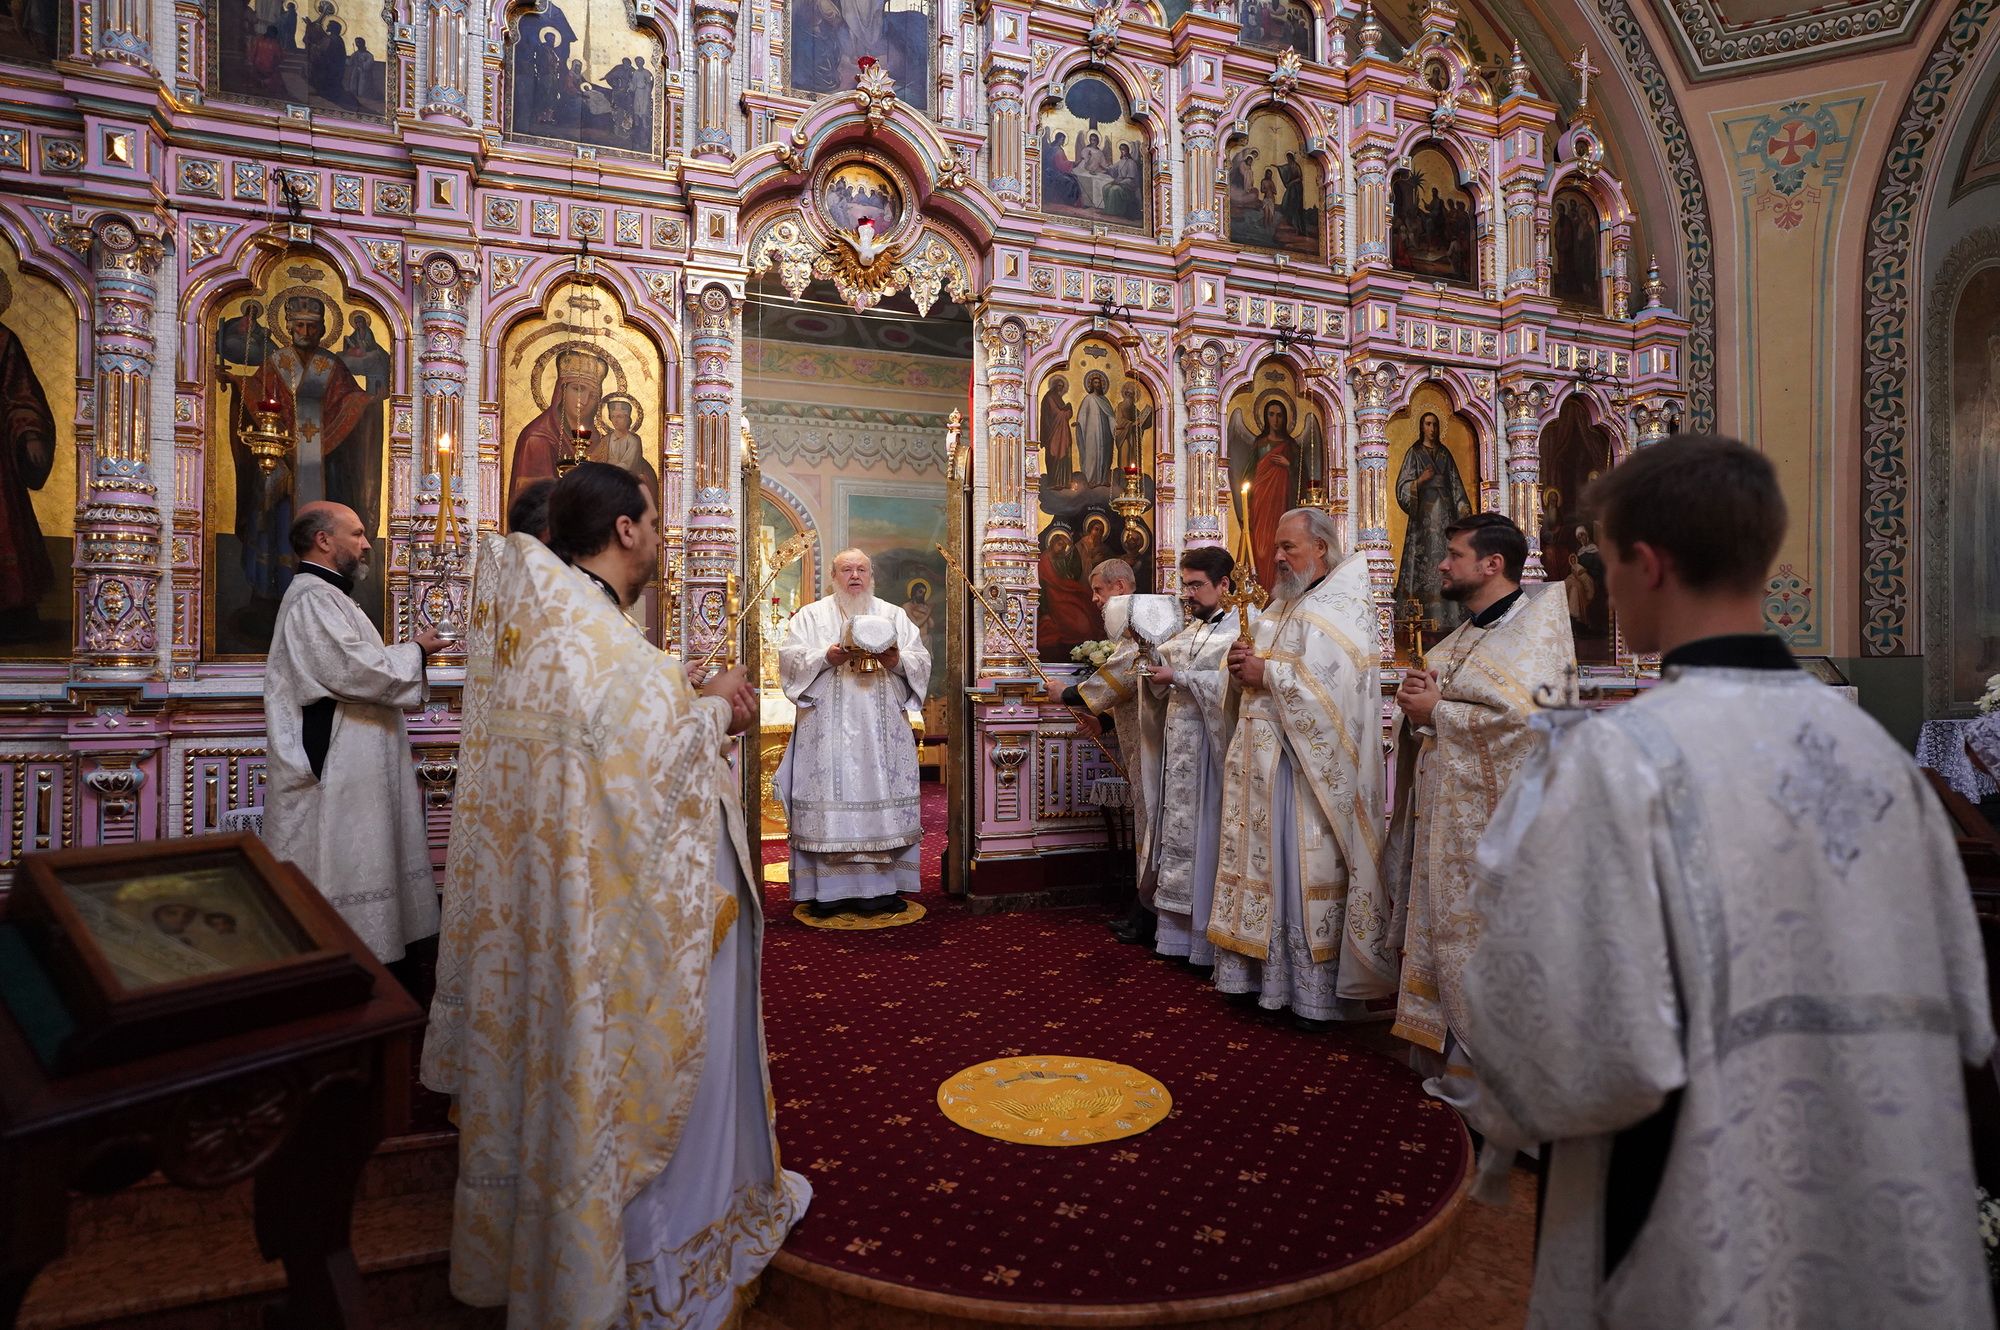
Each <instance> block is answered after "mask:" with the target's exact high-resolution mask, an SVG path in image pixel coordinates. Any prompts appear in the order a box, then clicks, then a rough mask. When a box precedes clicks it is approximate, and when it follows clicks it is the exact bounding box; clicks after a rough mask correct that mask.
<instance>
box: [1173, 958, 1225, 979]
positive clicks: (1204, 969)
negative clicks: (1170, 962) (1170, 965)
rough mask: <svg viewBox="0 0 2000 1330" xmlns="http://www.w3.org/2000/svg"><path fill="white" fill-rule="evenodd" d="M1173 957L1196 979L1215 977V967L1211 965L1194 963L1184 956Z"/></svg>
mask: <svg viewBox="0 0 2000 1330" xmlns="http://www.w3.org/2000/svg"><path fill="white" fill-rule="evenodd" d="M1175 959H1177V960H1179V961H1180V963H1181V965H1182V966H1184V967H1185V968H1186V969H1187V972H1188V973H1189V974H1191V975H1193V976H1194V977H1195V978H1197V979H1213V978H1214V977H1215V967H1214V966H1213V965H1196V964H1195V963H1194V962H1193V961H1191V960H1189V959H1188V958H1187V957H1185V956H1180V957H1176V958H1175Z"/></svg>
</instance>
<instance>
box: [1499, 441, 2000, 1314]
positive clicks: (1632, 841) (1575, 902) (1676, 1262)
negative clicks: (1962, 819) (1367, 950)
mask: <svg viewBox="0 0 2000 1330" xmlns="http://www.w3.org/2000/svg"><path fill="white" fill-rule="evenodd" d="M1590 503H1591V506H1592V507H1593V509H1594V510H1595V511H1596V512H1597V513H1598V514H1599V519H1600V529H1601V535H1602V539H1601V542H1600V543H1601V547H1602V550H1603V552H1604V555H1605V567H1606V574H1607V580H1608V585H1609V589H1610V594H1611V598H1612V602H1613V605H1614V608H1615V609H1616V611H1617V613H1618V616H1619V624H1620V628H1621V630H1622V631H1623V633H1624V635H1625V638H1626V641H1627V642H1628V643H1629V644H1630V645H1631V646H1632V648H1633V649H1634V650H1637V651H1642V652H1653V651H1658V652H1661V653H1663V654H1662V658H1661V665H1662V681H1661V683H1660V684H1659V686H1658V687H1656V688H1653V689H1650V690H1648V691H1647V692H1645V693H1644V694H1642V695H1641V696H1640V697H1639V698H1638V699H1637V700H1634V701H1631V702H1627V703H1625V704H1623V705H1620V706H1615V707H1612V708H1610V709H1608V710H1605V711H1601V712H1592V713H1585V712H1548V713H1545V715H1546V716H1547V717H1549V718H1550V719H1551V720H1553V721H1562V722H1569V723H1564V724H1558V725H1555V726H1554V727H1553V728H1554V730H1555V734H1554V739H1553V743H1552V745H1551V747H1550V748H1549V749H1548V750H1547V752H1546V753H1545V754H1537V755H1536V756H1533V757H1531V758H1530V759H1529V761H1528V763H1527V764H1526V765H1525V766H1524V767H1523V768H1522V770H1521V772H1520V773H1519V775H1517V776H1516V778H1515V780H1514V785H1513V788H1512V789H1511V790H1510V791H1509V792H1508V794H1507V796H1506V798H1505V799H1503V800H1502V801H1501V804H1500V807H1499V809H1498V810H1497V811H1496V812H1495V814H1494V816H1493V821H1492V824H1491V826H1490V827H1489V828H1488V830H1487V833H1486V836H1485V839H1484V840H1483V841H1482V842H1481V843H1480V846H1479V851H1478V858H1477V863H1476V868H1475V883H1474V887H1473V893H1472V904H1473V908H1474V910H1475V911H1476V912H1477V913H1478V914H1479V916H1480V920H1481V924H1480V927H1481V929H1482V931H1481V934H1480V937H1479V942H1478V946H1477V948H1476V949H1475V950H1474V952H1473V954H1472V958H1471V960H1470V961H1469V962H1468V963H1467V965H1466V968H1465V991H1466V1014H1467V1020H1468V1023H1469V1027H1468V1031H1467V1035H1468V1042H1469V1044H1470V1045H1471V1047H1472V1049H1473V1050H1474V1052H1475V1053H1476V1055H1477V1058H1478V1072H1479V1076H1478V1095H1477V1101H1476V1102H1475V1104H1474V1107H1473V1112H1472V1113H1471V1114H1470V1119H1471V1122H1472V1125H1473V1126H1474V1127H1476V1128H1478V1129H1480V1130H1482V1131H1484V1132H1485V1133H1486V1134H1487V1138H1488V1140H1489V1142H1492V1143H1494V1144H1497V1145H1500V1146H1502V1147H1511V1146H1515V1145H1519V1144H1521V1143H1524V1142H1531V1141H1550V1142H1553V1144H1552V1145H1551V1146H1550V1147H1549V1155H1548V1158H1547V1163H1546V1168H1547V1175H1546V1176H1547V1195H1546V1198H1545V1201H1544V1204H1543V1207H1542V1212H1541V1240H1540V1250H1539V1252H1538V1254H1537V1258H1536V1262H1535V1279H1534V1290H1533V1294H1532V1298H1531V1303H1530V1308H1529V1324H1530V1325H1531V1326H1534V1327H1543V1328H1546V1330H1573V1328H1574V1327H1579V1326H1602V1327H1611V1328H1614V1330H1628V1328H1630V1330H1639V1328H1642V1327H1658V1328H1659V1330H1708V1328H1710V1327H1716V1328H1718V1330H1719V1328H1720V1327H1725V1326H1727V1327H1753V1326H1754V1327H1759V1328H1760V1330H1761V1328H1763V1327H1797V1328H1798V1330H1821V1328H1822V1327H1826V1328H1834V1327H1849V1326H1852V1327H1857V1330H1858V1328H1859V1327H1866V1328H1867V1330H1942V1327H1946V1326H1949V1327H1952V1330H1983V1328H1984V1327H1990V1326H1991V1325H1992V1324H1993V1307H1992V1301H1991V1292H1990V1289H1989V1286H1988V1283H1987V1274H1986V1266H1985V1262H1984V1259H1983V1256H1982V1254H1981V1248H1980V1240H1979V1234H1978V1230H1977V1218H1976V1216H1977V1210H1976V1206H1975V1204H1974V1202H1973V1200H1972V1197H1973V1170H1972V1152H1971V1147H1970V1140H1969V1135H1968V1130H1967V1122H1966V1094H1965V1082H1964V1079H1963V1066H1964V1064H1980V1063H1984V1062H1986V1061H1987V1059H1988V1058H1989V1057H1990V1055H1991V1054H1992V1052H1993V1026H1992V1023H1991V1019H1990V1014H1989V1007H1988V1002H1989V998H1988V994H1987V989H1986V971H1985V965H1984V963H1983V959H1982V957H1981V954H1980V944H1979V929H1978V927H1977V924H1976V922H1975V919H1974V916H1973V910H1972V902H1971V899H1970V897H1969V895H1968V893H1967V887H1966V882H1965V877H1964V874H1963V871H1962V869H1961V866H1960V863H1959V858H1958V851H1957V848H1956V846H1955V844H1954V841H1953V835H1952V829H1951V827H1950V825H1949V823H1948V822H1947V820H1946V818H1945V815H1944V813H1943V811H1942V810H1941V809H1940V808H1939V806H1938V804H1937V801H1936V799H1935V797H1934V796H1933V794H1932V793H1931V791H1930V790H1929V788H1928V787H1927V785H1926V782H1925V780H1924V778H1923V776H1922V774H1921V773H1920V771H1919V770H1918V768H1917V767H1916V765H1915V763H1914V762H1912V761H1911V759H1910V757H1909V755H1908V754H1907V753H1905V752H1904V751H1903V750H1902V749H1901V748H1900V746H1898V745H1897V743H1896V742H1895V741H1894V740H1893V739H1891V738H1890V736H1889V735H1888V734H1887V733H1885V732H1884V731H1883V729H1882V727H1881V726H1880V725H1878V724H1876V722H1875V721H1873V720H1872V719H1870V718H1869V717H1868V715H1867V714H1866V713H1865V712H1863V711H1862V710H1861V709H1860V708H1859V707H1857V706H1855V705H1853V704H1852V703H1851V702H1848V701H1846V700H1844V699H1843V698H1841V697H1840V696H1838V695H1837V694H1835V693H1834V692H1833V691H1832V690H1830V689H1828V688H1826V687H1825V686H1823V685H1821V684H1820V683H1819V682H1817V681H1816V680H1815V679H1813V678H1812V677H1811V676H1810V675H1808V674H1806V673H1805V672H1804V671H1802V670H1800V669H1798V668H1797V667H1796V664H1795V662H1794V661H1793V659H1792V657H1791V654H1790V652H1789V651H1788V650H1787V649H1786V647H1785V645H1784V643H1783V642H1782V641H1781V640H1780V639H1778V638H1777V637H1774V636H1771V635H1769V634H1767V633H1766V632H1764V631H1763V630H1764V618H1763V601H1764V594H1765V578H1766V576H1767V574H1768V570H1769V567H1770V562H1771V559H1772V558H1773V556H1774V555H1775V553H1776V551H1777V549H1778V545H1779V542H1780V540H1781V539H1782V537H1783V533H1784V526H1785V508H1784V499H1783V497H1782V495H1781V493H1780V491H1779V487H1778V481H1777V475H1776V472H1775V470H1774V469H1773V468H1772V467H1771V465H1770V463H1769V462H1768V461H1766V460H1765V459H1764V458H1763V457H1762V456H1761V455H1760V454H1758V453H1755V452H1753V451H1751V450H1750V449H1748V448H1745V447H1744V446H1743V445H1741V444H1738V443H1735V442H1733V441H1730V440H1723V439H1714V438H1701V437H1680V438H1674V439H1669V440H1666V441H1664V442H1662V443H1658V444H1655V445H1652V446H1650V447H1647V448H1642V449H1640V450H1638V451H1637V452H1636V453H1634V454H1633V455H1632V457H1631V458H1628V459H1627V460H1626V461H1625V462H1623V463H1621V464H1620V465H1619V466H1618V467H1617V468H1615V469H1614V470H1612V471H1611V472H1608V473H1607V474H1606V476H1605V478H1604V479H1603V480H1601V481H1599V482H1598V484H1597V485H1596V486H1594V487H1593V490H1592V494H1591V499H1590ZM1586 715H1587V716H1588V718H1587V719H1586V718H1585V716H1586ZM1537 723H1544V722H1542V721H1541V720H1539V719H1538V722H1537Z"/></svg>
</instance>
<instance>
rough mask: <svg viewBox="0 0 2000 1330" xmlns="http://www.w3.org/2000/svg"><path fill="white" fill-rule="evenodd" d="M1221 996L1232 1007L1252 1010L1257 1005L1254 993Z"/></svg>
mask: <svg viewBox="0 0 2000 1330" xmlns="http://www.w3.org/2000/svg"><path fill="white" fill-rule="evenodd" d="M1222 996H1224V997H1226V998H1228V999H1229V1001H1230V1003H1231V1005H1233V1006H1238V1007H1252V1008H1254V1007H1255V1006H1256V1005H1257V995H1256V994H1255V993H1224V994H1223V995H1222Z"/></svg>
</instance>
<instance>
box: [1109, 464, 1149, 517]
mask: <svg viewBox="0 0 2000 1330" xmlns="http://www.w3.org/2000/svg"><path fill="white" fill-rule="evenodd" d="M1150 507H1152V504H1150V503H1148V502H1147V501H1146V491H1145V487H1144V485H1143V484H1142V478H1141V477H1140V475H1139V465H1138V463H1136V462H1133V463H1129V464H1127V466H1126V467H1125V480H1124V488H1123V489H1122V490H1120V491H1119V494H1118V497H1117V498H1115V499H1113V500H1112V501H1111V511H1112V512H1114V513H1117V514H1118V515H1119V516H1120V517H1122V518H1124V519H1125V520H1126V521H1128V522H1129V521H1131V520H1132V519H1133V518H1135V517H1143V516H1145V514H1146V510H1147V509H1148V508H1150Z"/></svg>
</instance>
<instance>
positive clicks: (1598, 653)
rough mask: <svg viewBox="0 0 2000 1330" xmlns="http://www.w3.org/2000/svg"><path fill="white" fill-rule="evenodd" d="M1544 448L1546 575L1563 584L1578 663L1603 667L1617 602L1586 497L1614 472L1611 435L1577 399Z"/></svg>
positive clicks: (1545, 433) (1554, 424)
mask: <svg viewBox="0 0 2000 1330" xmlns="http://www.w3.org/2000/svg"><path fill="white" fill-rule="evenodd" d="M1540 447H1541V475H1542V532H1541V536H1542V539H1541V544H1542V570H1543V575H1544V576H1545V577H1547V579H1548V580H1549V581H1551V582H1560V583H1562V584H1563V594H1564V596H1565V597H1566V598H1567V599H1568V600H1569V624H1570V631H1571V632H1572V633H1573V634H1574V635H1575V637H1576V658H1577V660H1578V661H1579V662H1581V663H1583V664H1586V665H1593V664H1602V663H1604V662H1607V661H1609V660H1610V659H1611V654H1612V653H1611V646H1612V638H1611V598H1610V596H1609V594H1608V593H1607V592H1606V590H1605V585H1604V556H1603V555H1602V553H1600V552H1599V550H1598V547H1597V536H1596V531H1595V528H1594V527H1593V526H1592V524H1591V523H1590V521H1589V520H1588V518H1587V517H1586V516H1585V514H1584V510H1583V495H1584V491H1585V490H1586V489H1587V488H1588V487H1589V485H1590V482H1591V481H1593V480H1595V479H1597V477H1598V476H1600V475H1602V474H1603V473H1604V472H1605V471H1607V470H1609V469H1610V466H1611V432H1610V431H1609V430H1607V429H1605V428H1604V427H1603V426H1602V425H1599V424H1598V423H1597V422H1596V420H1595V419H1594V418H1593V417H1592V415H1591V411H1590V405H1589V403H1588V402H1586V401H1585V400H1584V399H1583V398H1582V397H1571V398H1570V399H1569V400H1568V401H1566V402H1564V403H1563V405H1562V410H1561V411H1560V412H1558V413H1557V415H1556V418H1555V419H1554V420H1552V421H1550V422H1549V423H1548V425H1547V426H1545V427H1544V428H1543V430H1542V438H1541V445H1540Z"/></svg>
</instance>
